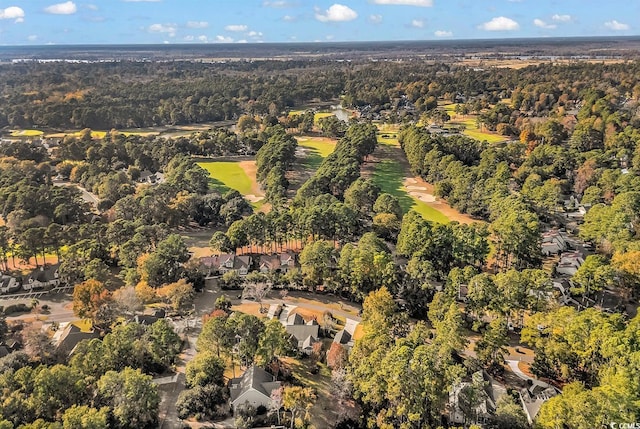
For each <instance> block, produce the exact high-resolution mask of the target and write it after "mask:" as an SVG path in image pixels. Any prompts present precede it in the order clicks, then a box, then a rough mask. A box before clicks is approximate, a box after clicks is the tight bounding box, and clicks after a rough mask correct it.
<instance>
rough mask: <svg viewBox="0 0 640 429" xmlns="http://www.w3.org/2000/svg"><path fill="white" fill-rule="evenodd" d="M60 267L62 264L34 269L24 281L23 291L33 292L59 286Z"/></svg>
mask: <svg viewBox="0 0 640 429" xmlns="http://www.w3.org/2000/svg"><path fill="white" fill-rule="evenodd" d="M59 267H60V264H53V265H46V266H42V267H38V268H36V269H34V270H33V271H31V272H30V273H29V275H27V277H25V278H24V279H23V280H22V289H24V290H32V289H41V288H46V287H56V286H58V285H59V284H60V276H59V274H58V268H59Z"/></svg>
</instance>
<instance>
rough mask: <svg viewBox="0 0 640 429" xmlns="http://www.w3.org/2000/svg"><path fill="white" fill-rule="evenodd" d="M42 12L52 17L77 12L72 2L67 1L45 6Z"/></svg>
mask: <svg viewBox="0 0 640 429" xmlns="http://www.w3.org/2000/svg"><path fill="white" fill-rule="evenodd" d="M44 11H45V12H47V13H52V14H54V15H73V14H74V13H76V12H77V11H78V6H76V4H75V3H74V2H72V1H67V2H64V3H57V4H52V5H51V6H47V7H45V8H44Z"/></svg>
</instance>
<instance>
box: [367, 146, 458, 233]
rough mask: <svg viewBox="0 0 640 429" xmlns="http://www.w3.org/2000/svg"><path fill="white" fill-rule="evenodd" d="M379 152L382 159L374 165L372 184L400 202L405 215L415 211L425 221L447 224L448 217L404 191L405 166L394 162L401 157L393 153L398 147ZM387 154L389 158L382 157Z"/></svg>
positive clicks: (385, 148) (399, 154)
mask: <svg viewBox="0 0 640 429" xmlns="http://www.w3.org/2000/svg"><path fill="white" fill-rule="evenodd" d="M379 151H380V152H379V154H380V155H382V156H381V158H383V159H382V161H380V162H378V163H377V164H376V166H375V170H374V172H373V176H372V179H373V181H374V183H375V184H377V185H378V186H379V187H380V189H382V192H386V193H388V194H391V195H393V196H395V197H396V198H397V199H398V200H399V201H400V206H401V207H402V210H403V211H404V212H405V213H406V212H408V211H409V210H415V211H417V212H418V213H420V214H421V215H422V217H424V218H425V219H426V220H429V221H432V222H438V223H449V218H448V217H446V216H445V215H444V214H442V213H441V212H439V211H438V210H436V209H434V208H433V207H431V206H429V205H427V204H425V203H424V202H422V201H420V200H419V199H417V198H414V197H412V196H411V195H409V194H408V193H407V191H406V190H405V189H404V185H403V182H404V179H405V176H406V171H405V166H404V164H403V163H400V162H398V161H396V159H397V158H396V157H397V156H402V154H401V153H394V152H395V151H401V149H400V148H399V147H391V146H387V147H384V148H382V147H380V148H379ZM387 153H388V154H389V156H384V155H386V154H387Z"/></svg>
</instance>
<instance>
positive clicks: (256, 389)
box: [229, 366, 281, 411]
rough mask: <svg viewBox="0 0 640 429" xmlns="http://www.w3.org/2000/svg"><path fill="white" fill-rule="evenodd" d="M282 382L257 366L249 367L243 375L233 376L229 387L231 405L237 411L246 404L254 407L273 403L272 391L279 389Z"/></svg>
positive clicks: (267, 405)
mask: <svg viewBox="0 0 640 429" xmlns="http://www.w3.org/2000/svg"><path fill="white" fill-rule="evenodd" d="M280 386H281V383H280V382H279V381H276V380H275V378H274V377H273V375H271V374H269V373H268V372H266V371H265V370H263V369H261V368H258V367H256V366H251V367H249V368H248V369H247V370H246V371H245V372H244V374H242V377H238V378H232V379H231V381H230V386H229V389H230V391H231V406H232V407H233V410H234V411H235V410H236V409H237V408H238V407H242V406H243V405H245V404H249V405H252V406H254V407H256V408H257V407H259V406H261V405H262V406H263V407H266V408H269V406H270V405H271V392H273V391H274V390H276V389H279V388H280Z"/></svg>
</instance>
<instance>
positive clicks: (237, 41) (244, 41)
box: [236, 39, 249, 43]
mask: <svg viewBox="0 0 640 429" xmlns="http://www.w3.org/2000/svg"><path fill="white" fill-rule="evenodd" d="M236 43H249V42H247V39H240V40H236Z"/></svg>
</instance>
